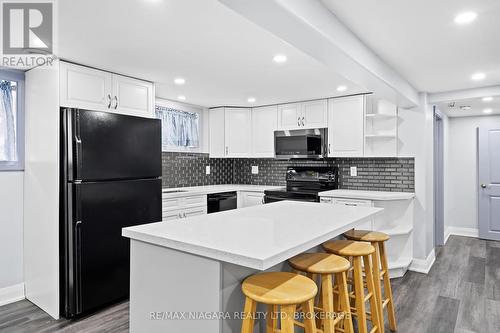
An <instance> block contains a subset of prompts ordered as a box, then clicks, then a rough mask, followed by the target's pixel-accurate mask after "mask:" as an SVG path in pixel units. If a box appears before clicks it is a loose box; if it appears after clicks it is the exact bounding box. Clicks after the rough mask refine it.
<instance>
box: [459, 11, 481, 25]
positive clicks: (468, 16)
mask: <svg viewBox="0 0 500 333" xmlns="http://www.w3.org/2000/svg"><path fill="white" fill-rule="evenodd" d="M476 18H477V13H475V12H465V13H460V14H458V15H457V16H455V23H456V24H467V23H471V22H473V21H474V20H475V19H476Z"/></svg>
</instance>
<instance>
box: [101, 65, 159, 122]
mask: <svg viewBox="0 0 500 333" xmlns="http://www.w3.org/2000/svg"><path fill="white" fill-rule="evenodd" d="M112 79H113V103H112V105H111V108H112V111H115V112H119V113H125V114H130V115H134V116H140V117H153V116H154V91H153V84H152V83H151V82H147V81H141V80H137V79H132V78H130V77H126V76H121V75H115V74H113V78H112Z"/></svg>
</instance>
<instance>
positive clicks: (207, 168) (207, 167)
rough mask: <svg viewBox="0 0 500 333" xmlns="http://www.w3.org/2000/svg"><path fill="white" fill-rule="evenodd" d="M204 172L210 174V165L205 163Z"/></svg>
mask: <svg viewBox="0 0 500 333" xmlns="http://www.w3.org/2000/svg"><path fill="white" fill-rule="evenodd" d="M205 174H206V175H209V174H210V165H207V166H206V167H205Z"/></svg>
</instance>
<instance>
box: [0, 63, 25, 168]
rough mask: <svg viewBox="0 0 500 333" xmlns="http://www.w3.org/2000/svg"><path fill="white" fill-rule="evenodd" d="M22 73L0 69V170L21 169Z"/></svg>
mask: <svg viewBox="0 0 500 333" xmlns="http://www.w3.org/2000/svg"><path fill="white" fill-rule="evenodd" d="M23 88H24V73H22V72H14V71H3V70H0V170H22V169H23V158H24V156H23V154H24V147H23V145H24V133H23V129H24V126H23V125H24V122H23V117H22V116H23V112H22V111H23V105H24V89H23Z"/></svg>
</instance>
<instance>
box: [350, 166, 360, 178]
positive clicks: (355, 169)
mask: <svg viewBox="0 0 500 333" xmlns="http://www.w3.org/2000/svg"><path fill="white" fill-rule="evenodd" d="M357 176H358V167H355V166H352V167H351V177H357Z"/></svg>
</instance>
